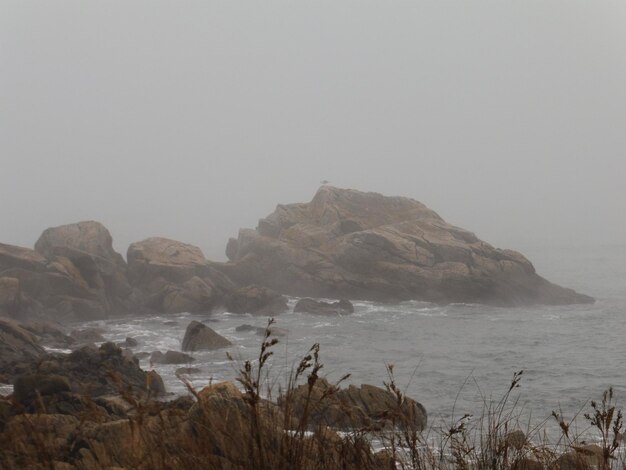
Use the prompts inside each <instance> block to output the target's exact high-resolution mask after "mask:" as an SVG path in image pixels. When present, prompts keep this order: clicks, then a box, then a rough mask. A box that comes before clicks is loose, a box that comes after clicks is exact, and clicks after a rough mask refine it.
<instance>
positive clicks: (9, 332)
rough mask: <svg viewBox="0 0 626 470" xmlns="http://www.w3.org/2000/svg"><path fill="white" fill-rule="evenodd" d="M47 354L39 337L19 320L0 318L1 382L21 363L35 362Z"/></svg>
mask: <svg viewBox="0 0 626 470" xmlns="http://www.w3.org/2000/svg"><path fill="white" fill-rule="evenodd" d="M44 354H45V351H44V349H43V348H42V347H41V346H39V344H38V338H37V336H35V335H34V334H33V333H31V332H29V331H28V330H26V329H25V328H23V327H22V326H21V325H20V324H19V323H18V322H15V321H13V320H9V319H3V318H0V382H2V381H5V380H6V379H4V380H3V375H4V376H8V375H11V374H12V372H13V369H14V368H15V367H16V366H17V365H18V364H20V363H24V362H26V363H34V362H35V361H37V360H39V358H41V357H42V356H43V355H44Z"/></svg>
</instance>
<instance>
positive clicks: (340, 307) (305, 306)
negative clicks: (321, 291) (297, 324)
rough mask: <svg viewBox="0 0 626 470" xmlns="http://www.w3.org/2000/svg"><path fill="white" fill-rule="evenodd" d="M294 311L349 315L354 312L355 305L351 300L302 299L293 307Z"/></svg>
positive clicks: (334, 315)
mask: <svg viewBox="0 0 626 470" xmlns="http://www.w3.org/2000/svg"><path fill="white" fill-rule="evenodd" d="M293 311H294V312H296V313H298V312H302V313H311V314H313V315H327V316H333V317H336V316H337V315H349V314H351V313H354V306H353V305H352V303H351V302H350V301H349V300H338V301H337V302H324V301H321V300H314V299H300V300H298V302H297V303H296V305H295V306H294V307H293Z"/></svg>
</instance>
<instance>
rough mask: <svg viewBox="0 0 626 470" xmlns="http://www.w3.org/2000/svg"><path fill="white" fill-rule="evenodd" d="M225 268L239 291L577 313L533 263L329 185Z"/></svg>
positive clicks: (265, 228)
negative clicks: (250, 287) (254, 287)
mask: <svg viewBox="0 0 626 470" xmlns="http://www.w3.org/2000/svg"><path fill="white" fill-rule="evenodd" d="M226 254H227V256H228V258H229V259H230V260H231V263H229V264H225V265H223V266H222V267H221V269H222V270H223V272H225V273H226V274H227V275H228V276H229V277H230V278H232V279H233V280H235V281H236V282H238V283H239V284H242V285H246V284H261V285H265V286H267V287H270V288H272V289H275V290H277V291H279V292H283V293H286V294H290V295H296V296H302V297H304V296H310V297H328V298H350V299H368V300H376V301H397V300H409V299H414V300H424V301H432V302H439V303H448V302H469V303H483V304H493V305H503V306H512V305H527V304H572V303H589V302H593V299H592V298H591V297H588V296H585V295H581V294H578V293H576V292H574V291H573V290H571V289H565V288H562V287H559V286H557V285H554V284H552V283H550V282H548V281H546V280H545V279H543V278H542V277H540V276H539V275H537V273H536V272H535V269H534V267H533V265H532V264H531V263H530V261H528V260H527V259H526V258H525V257H524V256H523V255H521V254H520V253H517V252H515V251H512V250H501V249H497V248H494V247H492V246H491V245H489V244H488V243H486V242H484V241H482V240H479V239H478V238H477V237H476V236H475V235H474V234H473V233H471V232H468V231H466V230H464V229H461V228H458V227H454V226H452V225H450V224H448V223H446V222H445V221H444V220H443V219H442V218H441V217H439V216H438V215H437V214H436V213H435V212H433V211H432V210H430V209H429V208H427V207H426V206H424V205H423V204H421V203H419V202H417V201H415V200H412V199H408V198H402V197H385V196H382V195H380V194H377V193H364V192H360V191H354V190H347V189H338V188H333V187H330V186H322V187H321V188H320V189H319V191H318V192H317V194H316V195H315V197H314V198H313V200H312V201H311V202H310V203H304V204H289V205H279V206H278V207H277V208H276V211H275V212H274V213H272V214H271V215H269V216H268V217H266V218H265V219H261V220H260V221H259V225H258V227H257V229H256V230H241V231H240V232H239V237H238V238H237V239H231V240H230V241H229V243H228V246H227V249H226Z"/></svg>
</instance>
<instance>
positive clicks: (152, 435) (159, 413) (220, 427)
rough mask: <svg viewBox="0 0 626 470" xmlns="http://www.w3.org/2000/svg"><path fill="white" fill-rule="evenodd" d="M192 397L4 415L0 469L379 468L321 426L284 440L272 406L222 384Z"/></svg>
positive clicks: (351, 442) (364, 450) (361, 449)
mask: <svg viewBox="0 0 626 470" xmlns="http://www.w3.org/2000/svg"><path fill="white" fill-rule="evenodd" d="M53 382H54V381H51V382H50V383H53ZM55 383H56V384H57V385H58V388H66V385H67V384H62V381H60V382H55ZM66 392H67V391H65V392H60V391H59V392H58V393H66ZM196 396H197V401H196V402H195V403H192V402H190V401H189V399H179V400H175V401H173V402H169V403H162V404H159V403H154V402H152V403H150V402H149V403H147V404H143V405H142V406H141V407H140V408H137V409H135V410H133V409H132V408H130V409H129V408H124V407H123V405H121V404H118V405H119V406H118V409H117V411H113V409H114V408H115V406H116V403H115V402H114V401H109V402H107V403H105V402H103V401H99V402H97V403H94V406H95V407H96V408H97V411H98V413H94V412H92V413H89V414H84V415H80V416H74V415H68V414H62V413H56V412H53V413H41V414H30V415H26V414H15V415H13V416H9V417H7V419H5V420H4V421H2V422H0V443H1V444H2V452H0V467H2V468H55V469H66V468H67V469H69V468H77V469H85V470H86V469H92V468H133V469H140V470H148V469H166V468H184V469H207V468H209V469H247V468H266V469H270V468H302V469H313V468H329V469H330V468H333V469H334V468H342V469H346V470H348V469H349V470H353V469H354V470H357V469H358V470H363V469H374V468H380V466H378V465H377V462H378V461H377V459H376V457H375V456H374V454H373V452H372V451H371V449H370V447H369V445H368V444H367V442H365V441H364V440H360V439H359V440H355V439H353V438H351V437H346V438H345V439H343V438H342V437H340V436H339V435H338V434H337V433H336V432H334V431H332V430H330V429H327V428H323V427H321V428H318V429H316V430H315V432H313V433H310V434H307V435H302V436H298V435H295V434H294V433H286V432H285V427H284V424H285V417H284V415H283V413H282V410H281V409H280V408H279V407H278V406H276V404H274V403H271V402H268V401H265V400H259V401H255V400H251V397H250V396H249V395H248V394H246V393H242V392H241V391H239V390H238V389H237V387H236V386H235V385H234V384H232V383H230V382H225V383H219V384H214V385H210V386H208V387H205V388H204V389H203V390H201V391H199V392H198V393H197V395H196ZM105 405H106V406H108V408H106V407H105ZM117 413H122V415H123V417H120V416H119V415H118V414H117Z"/></svg>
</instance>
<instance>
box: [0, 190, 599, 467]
mask: <svg viewBox="0 0 626 470" xmlns="http://www.w3.org/2000/svg"><path fill="white" fill-rule="evenodd" d="M226 253H227V255H228V257H229V259H230V261H229V262H227V263H217V262H212V261H209V260H207V259H206V258H205V257H204V254H203V253H202V251H201V250H200V249H199V248H198V247H195V246H192V245H189V244H186V243H183V242H179V241H175V240H169V239H165V238H158V237H153V238H148V239H146V240H143V241H140V242H136V243H132V244H131V245H130V246H129V248H128V251H127V256H126V260H124V258H123V257H122V256H121V255H120V254H119V253H117V252H116V251H115V250H114V249H113V244H112V237H111V234H110V233H109V231H108V230H107V229H106V228H105V227H104V226H103V225H102V224H100V223H98V222H95V221H86V222H79V223H75V224H70V225H64V226H60V227H54V228H49V229H47V230H45V231H44V232H43V233H42V235H41V237H40V238H39V239H38V241H37V242H36V244H35V247H34V249H29V248H23V247H18V246H12V245H6V244H0V383H11V384H13V385H14V390H13V393H12V394H11V395H10V396H4V397H1V398H0V445H1V446H2V449H3V452H2V456H1V458H0V466H2V465H4V466H6V468H26V467H29V466H31V467H32V468H43V467H44V466H47V467H50V466H52V467H53V468H55V469H56V468H58V469H65V468H112V467H122V468H196V465H195V464H196V463H198V462H199V461H201V460H202V459H205V460H206V459H208V460H206V461H207V462H210V464H209V468H249V466H248V467H247V465H248V463H249V462H253V461H255V459H261V460H263V459H266V460H267V461H268V462H270V461H271V462H274V463H276V462H278V463H281V462H282V463H281V465H282V466H284V464H285V462H292V463H293V462H295V461H297V462H300V463H303V462H304V463H306V462H308V463H315V462H317V464H319V462H323V461H320V460H319V459H320V452H321V449H323V450H324V452H326V453H327V454H328V455H327V457H328V459H331V460H332V462H335V463H336V462H343V466H344V467H346V468H390V466H393V461H391V462H390V461H389V459H386V458H384V456H380V455H378V456H377V455H374V454H373V452H372V451H371V449H370V448H369V447H368V446H367V445H365V444H363V443H361V444H359V443H358V442H355V441H349V440H348V441H346V439H345V438H342V437H341V436H339V435H338V434H337V433H336V430H337V429H344V430H352V431H354V430H357V429H361V430H363V432H366V431H367V432H372V431H373V430H379V431H380V430H381V429H385V428H388V427H389V426H390V425H391V426H392V428H395V427H396V426H398V425H400V424H401V425H402V426H404V428H405V430H406V429H409V430H411V431H412V432H419V431H421V430H422V429H424V428H425V426H426V410H425V409H424V408H423V406H422V405H420V404H419V403H417V402H415V401H414V400H412V399H410V398H408V397H404V396H402V394H401V393H400V392H399V390H397V389H394V388H393V387H389V386H388V387H387V388H379V387H375V386H372V385H362V386H361V387H354V386H350V387H348V388H345V389H342V388H340V387H337V386H335V385H331V384H329V383H328V382H327V381H326V380H324V379H323V378H322V377H321V376H320V375H319V373H318V372H319V369H320V368H321V364H319V363H318V356H317V351H316V350H315V349H314V348H313V349H312V350H311V351H310V353H309V354H308V355H307V356H306V357H305V359H303V361H304V362H303V363H301V365H300V367H301V368H300V367H299V368H298V369H297V370H296V371H294V374H295V379H298V378H300V379H302V380H301V381H302V382H304V383H298V382H297V380H294V382H290V384H288V386H287V387H286V389H285V390H283V391H281V393H279V395H278V396H277V397H276V400H275V401H271V400H267V399H265V398H264V397H262V395H263V394H262V393H261V389H260V386H261V384H260V383H259V382H260V371H259V375H257V376H254V372H255V369H254V368H255V367H257V368H260V367H262V365H263V362H264V360H267V358H268V357H269V356H266V354H270V352H269V351H270V349H271V347H272V346H273V345H274V344H275V340H274V339H273V338H275V337H280V336H281V335H283V334H284V332H281V330H280V329H276V328H274V332H273V334H272V336H271V338H270V336H269V333H268V332H267V331H266V330H265V329H262V328H259V327H254V326H251V325H241V328H242V329H241V331H254V332H256V333H258V334H260V336H261V354H260V355H259V358H258V362H257V363H256V365H255V366H253V365H252V364H251V363H250V362H246V363H245V364H243V365H242V369H241V374H240V377H239V381H240V386H241V389H240V388H239V387H237V386H235V385H234V384H233V383H228V382H226V383H222V384H215V385H209V386H207V387H206V388H204V389H202V390H200V391H196V390H192V389H190V394H191V396H190V397H181V398H178V399H175V400H172V401H163V395H164V394H165V392H166V391H165V387H164V385H163V381H162V379H161V377H160V376H159V375H158V374H157V373H156V372H154V371H149V372H146V371H144V370H142V369H141V368H140V367H139V360H138V358H137V357H136V356H135V355H134V354H133V352H132V348H133V347H134V346H136V342H135V343H133V341H134V339H133V338H126V340H125V341H124V343H120V344H113V343H110V342H106V341H104V338H103V337H102V336H101V334H100V332H98V331H96V330H82V331H72V332H68V331H67V330H66V329H65V328H64V326H63V325H64V324H67V323H68V322H84V321H91V320H101V319H108V318H113V317H130V316H135V315H143V316H145V315H148V316H149V315H157V314H158V315H168V314H175V313H180V312H190V313H194V314H207V315H210V314H211V313H214V312H219V311H228V312H231V313H248V314H252V315H259V316H265V317H273V316H275V315H278V314H280V313H282V312H284V311H285V310H286V309H287V300H286V298H285V295H296V296H299V297H315V298H318V297H323V298H327V299H338V300H337V301H332V302H325V301H317V300H314V299H311V298H303V299H301V300H300V301H299V302H298V303H297V304H296V306H295V309H294V310H295V311H297V312H303V313H306V314H312V315H331V316H343V315H350V314H351V313H352V312H353V306H352V304H351V303H350V301H349V300H346V299H354V300H355V299H366V300H379V301H380V300H383V301H391V300H423V301H428V302H436V303H449V302H473V303H484V304H492V305H505V306H516V305H528V304H535V303H542V304H550V305H552V304H570V303H590V302H593V299H592V298H591V297H588V296H585V295H582V294H578V293H576V292H574V291H572V290H570V289H566V288H562V287H559V286H556V285H554V284H552V283H550V282H548V281H546V280H545V279H543V278H541V277H540V276H539V275H537V274H536V272H535V270H534V268H533V266H532V264H531V263H530V262H529V261H528V260H527V259H526V258H525V257H524V256H523V255H521V254H519V253H517V252H513V251H510V250H500V249H496V248H493V247H492V246H491V245H489V244H487V243H485V242H483V241H481V240H479V239H478V238H477V237H476V236H475V235H474V234H472V233H470V232H467V231H465V230H463V229H460V228H458V227H453V226H451V225H449V224H447V223H446V222H445V221H443V219H441V218H440V217H439V216H438V215H437V214H436V213H435V212H433V211H432V210H430V209H428V208H427V207H426V206H424V205H422V204H421V203H419V202H417V201H414V200H410V199H406V198H397V197H385V196H382V195H379V194H376V193H362V192H358V191H353V190H344V189H338V188H333V187H330V186H323V187H322V188H320V190H319V191H318V192H317V194H316V195H315V197H314V198H313V200H312V201H311V202H310V203H307V204H290V205H279V206H278V207H277V209H276V211H275V212H274V213H273V214H271V215H270V216H268V217H266V218H264V219H261V220H260V221H259V225H258V227H257V229H256V230H241V231H240V233H239V236H238V238H237V239H231V240H230V241H229V243H228V246H227V249H226ZM93 343H101V344H100V346H99V347H96V346H94V344H93ZM181 344H182V346H181V351H172V350H170V351H163V352H161V351H155V352H153V353H152V354H151V356H150V362H152V363H167V364H181V365H182V364H187V365H188V366H189V365H190V363H192V362H193V359H192V357H191V356H189V355H188V354H187V353H188V352H193V351H197V350H212V349H220V348H224V347H228V346H229V345H230V344H231V342H230V341H229V340H228V339H226V338H223V337H222V336H220V335H219V334H217V333H216V332H215V331H213V330H212V329H211V328H210V327H208V326H207V325H205V324H203V323H201V322H197V321H194V322H191V323H189V325H188V326H187V330H186V332H185V337H184V338H181ZM44 346H45V347H47V348H56V349H63V350H65V349H68V350H71V351H72V352H70V353H67V354H63V353H52V352H47V351H46V350H45V349H44ZM180 371H181V374H185V373H190V371H192V368H191V367H187V368H185V370H183V369H180ZM181 377H182V375H181ZM181 380H184V377H183V378H181ZM192 397H193V398H192ZM215 423H222V424H224V426H223V427H220V426H217V427H215ZM390 423H391V424H390ZM287 431H293V432H295V434H293V433H289V432H287ZM305 431H306V432H310V431H311V432H314V437H313V438H309V437H306V436H308V434H307V435H306V436H305V434H304V433H305ZM260 435H262V436H263V438H262V440H263V442H261V440H260V439H261V437H259V436H260ZM294 436H295V438H296V440H293V438H294ZM42 443H44V444H45V445H44V444H42ZM242 443H246V444H245V445H243V444H242ZM290 447H293V448H294V449H299V450H297V452H298V454H297V455H296V456H295V457H294V455H292V454H290V452H292V451H291V450H289V448H290ZM181 449H184V450H182V451H181ZM157 457H158V458H157ZM155 458H157V460H155ZM291 458H295V459H296V460H289V459H291ZM190 459H191V460H190ZM193 459H199V460H193ZM285 459H287V460H285ZM346 459H348V460H346ZM331 460H329V461H328V462H327V463H328V464H329V465H330V462H331ZM317 464H316V465H317ZM307 465H308V464H307ZM316 465H312V466H311V468H320V467H319V465H318V466H317V467H316ZM203 468H206V467H203ZM268 468H272V467H268ZM321 468H323V467H321ZM329 468H336V467H333V466H330V467H329Z"/></svg>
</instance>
